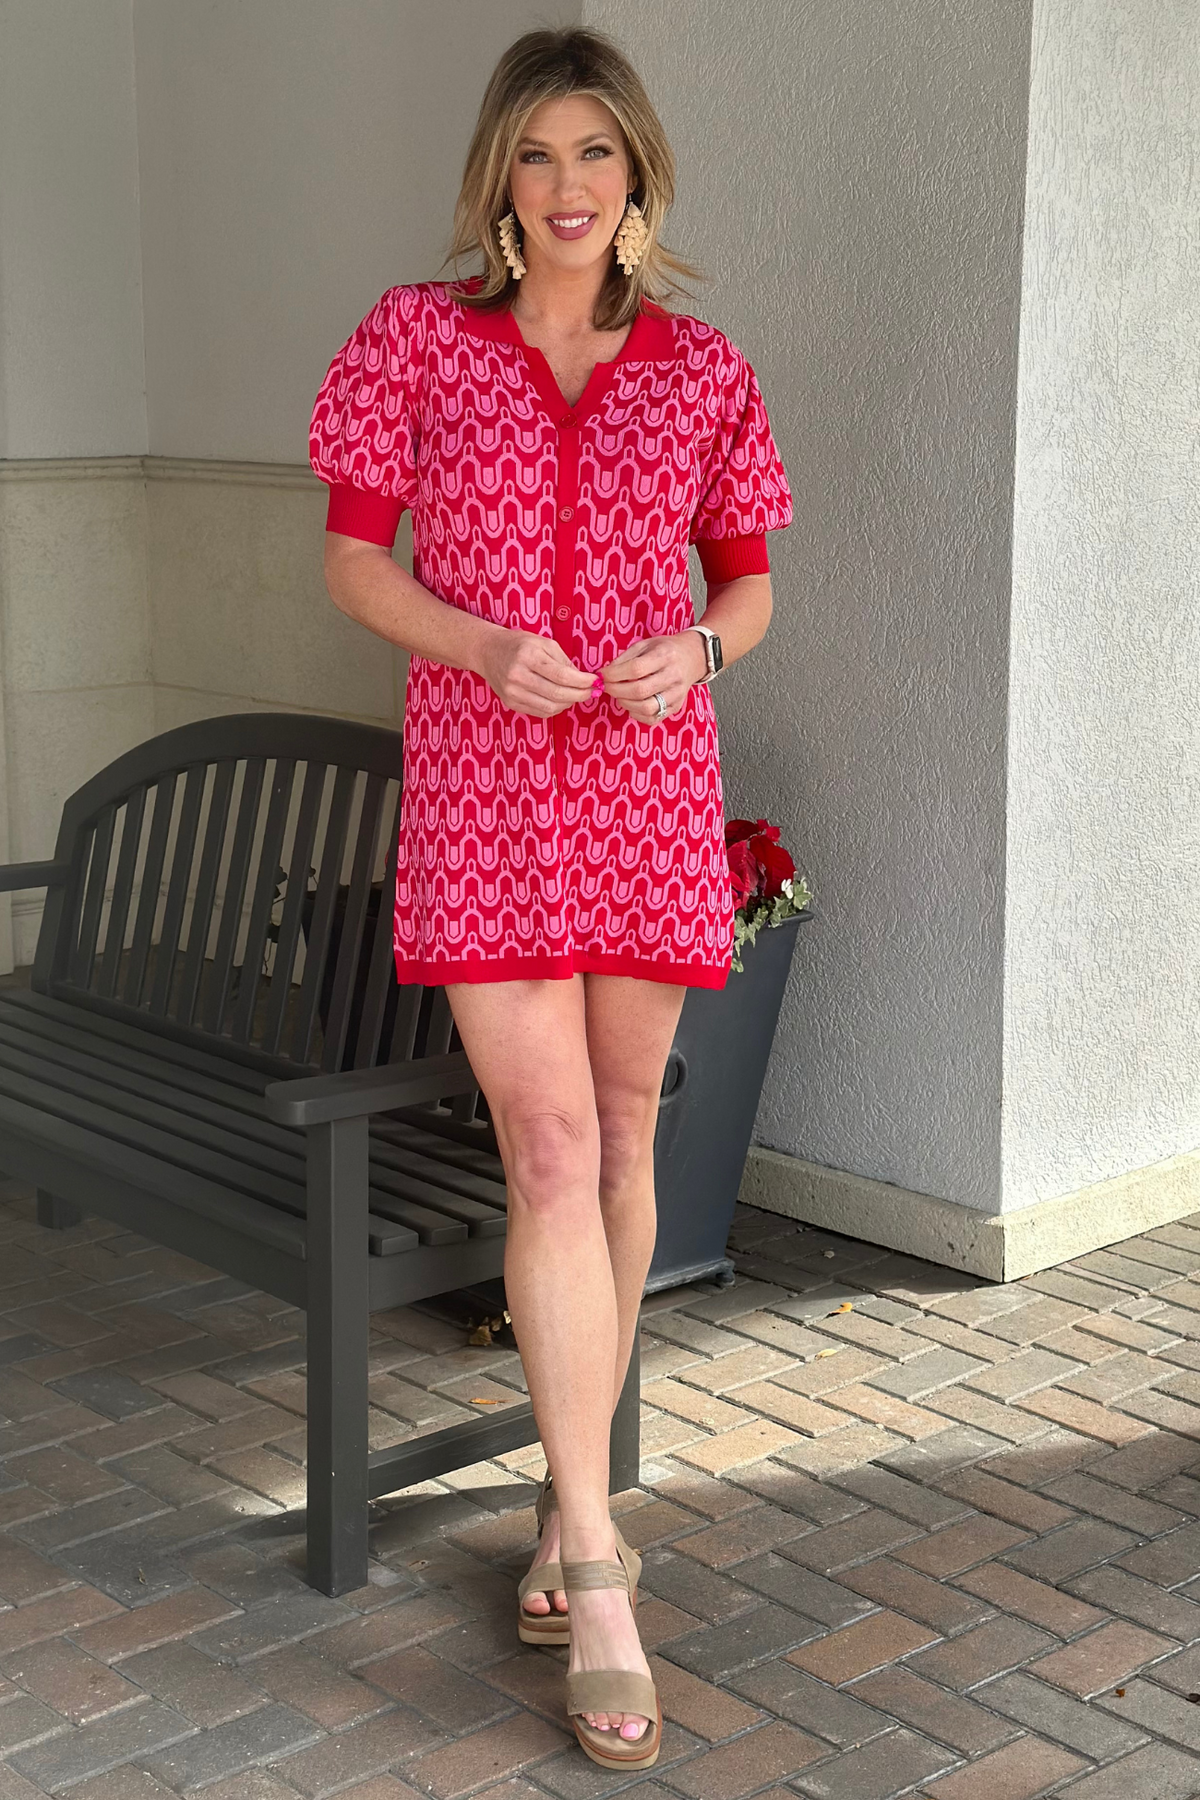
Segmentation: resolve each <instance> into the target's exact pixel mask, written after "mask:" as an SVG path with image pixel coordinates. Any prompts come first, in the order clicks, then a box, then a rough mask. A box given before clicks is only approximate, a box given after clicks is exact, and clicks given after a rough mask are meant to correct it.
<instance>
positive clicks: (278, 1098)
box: [266, 1050, 479, 1125]
mask: <svg viewBox="0 0 1200 1800" xmlns="http://www.w3.org/2000/svg"><path fill="white" fill-rule="evenodd" d="M478 1086H479V1083H478V1081H477V1080H476V1078H475V1075H474V1073H473V1071H472V1069H471V1065H470V1063H469V1062H468V1061H467V1056H466V1052H465V1051H463V1050H454V1051H451V1052H450V1054H449V1055H447V1056H419V1057H417V1058H416V1059H415V1060H414V1061H412V1062H402V1063H386V1064H384V1065H383V1066H382V1067H380V1068H377V1069H346V1070H343V1072H342V1073H341V1074H340V1075H312V1076H308V1077H307V1078H305V1079H304V1080H301V1081H273V1082H271V1084H270V1085H269V1087H268V1088H267V1094H266V1099H267V1117H268V1118H269V1119H274V1121H275V1123H276V1124H277V1125H328V1124H330V1123H331V1122H332V1121H333V1120H334V1119H360V1118H362V1117H363V1116H364V1115H365V1114H367V1113H378V1112H391V1111H392V1110H393V1109H394V1108H395V1107H398V1106H416V1105H417V1104H418V1103H419V1102H420V1101H422V1100H441V1099H444V1098H445V1096H446V1095H448V1094H469V1093H470V1092H471V1090H472V1089H473V1088H476V1087H478Z"/></svg>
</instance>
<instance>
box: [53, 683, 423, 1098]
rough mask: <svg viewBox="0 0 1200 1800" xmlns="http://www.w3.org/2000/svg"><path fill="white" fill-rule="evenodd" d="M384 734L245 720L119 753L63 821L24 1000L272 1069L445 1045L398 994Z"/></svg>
mask: <svg viewBox="0 0 1200 1800" xmlns="http://www.w3.org/2000/svg"><path fill="white" fill-rule="evenodd" d="M401 777H402V755H401V739H400V736H399V734H398V733H396V732H391V731H385V730H383V729H382V728H379V727H376V726H370V725H359V724H354V723H351V722H349V721H346V720H341V719H327V718H318V717H314V716H312V715H305V714H291V713H258V714H241V715H237V716H234V717H229V718H223V719H207V720H203V721H201V722H200V723H198V724H194V725H185V726H182V727H181V728H180V729H179V730H177V731H169V732H166V733H165V734H164V735H163V736H161V737H157V738H153V739H151V740H150V741H149V742H148V743H145V744H142V745H140V746H139V747H138V748H137V749H136V750H132V751H130V752H129V753H128V755H126V756H122V757H120V758H119V759H118V760H117V761H116V762H115V763H112V764H111V765H110V766H109V767H108V768H107V769H104V770H102V771H101V773H100V774H99V775H97V776H95V777H94V778H93V779H92V780H91V781H89V782H88V783H87V784H86V785H85V786H84V787H82V788H80V789H79V791H78V792H77V793H76V794H73V795H72V796H71V798H70V799H69V800H68V801H67V803H66V805H65V806H64V808H63V816H62V824H61V827H60V831H59V839H58V848H57V851H56V857H57V859H58V860H60V861H63V862H68V863H69V864H70V871H71V872H70V876H69V878H68V880H67V882H66V885H65V886H64V887H59V888H57V889H52V890H51V892H50V894H49V895H48V897H47V904H46V911H45V914H44V917H43V922H42V930H41V935H40V938H39V941H38V950H37V958H36V961H35V964H34V974H33V985H34V987H35V988H37V989H39V990H40V991H42V992H44V993H48V994H51V995H54V996H55V997H56V998H58V999H60V1000H65V1001H71V1002H75V1003H77V1004H79V1005H82V1006H87V1007H91V1008H95V1009H96V1010H98V1011H101V1012H104V1013H108V1014H111V1015H112V1016H114V1017H116V1018H124V1019H128V1020H136V1021H137V1023H139V1024H140V1025H143V1026H149V1027H151V1028H152V1029H154V1030H157V1031H160V1032H162V1033H164V1034H165V1035H167V1036H170V1037H173V1038H177V1039H182V1040H184V1041H186V1042H189V1043H193V1044H195V1045H196V1046H197V1047H202V1048H208V1049H213V1048H216V1047H217V1046H218V1044H219V1045H220V1047H221V1048H222V1049H223V1051H224V1053H225V1054H227V1055H231V1056H233V1057H234V1058H236V1059H237V1060H239V1061H242V1062H246V1063H248V1064H251V1065H252V1066H254V1067H257V1068H261V1069H264V1070H266V1071H268V1072H271V1073H274V1074H288V1073H299V1072H301V1071H316V1070H328V1071H332V1070H335V1069H341V1068H350V1067H353V1068H364V1067H367V1066H369V1065H371V1064H374V1063H378V1062H388V1061H401V1060H404V1059H405V1058H407V1057H409V1056H414V1055H437V1054H441V1053H442V1052H444V1051H446V1050H448V1049H450V1048H452V1047H457V1043H456V1040H455V1039H454V1032H453V1021H452V1018H451V1015H450V1011H449V1007H448V1005H447V1003H446V998H445V994H444V992H442V990H441V989H432V988H429V989H426V988H421V987H403V988H401V987H399V986H398V985H397V983H396V979H395V971H394V965H393V961H392V893H393V887H394V880H395V857H396V838H397V829H398V820H399V807H400V796H401V787H402V779H401Z"/></svg>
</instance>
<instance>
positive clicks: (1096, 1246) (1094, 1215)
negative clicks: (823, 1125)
mask: <svg viewBox="0 0 1200 1800" xmlns="http://www.w3.org/2000/svg"><path fill="white" fill-rule="evenodd" d="M738 1199H739V1200H740V1201H741V1202H742V1204H743V1205H745V1206H757V1207H760V1208H761V1209H762V1210H763V1211H764V1212H775V1213H781V1214H782V1215H783V1216H784V1217H785V1218H789V1219H800V1220H803V1222H804V1223H805V1224H806V1225H820V1226H823V1227H824V1228H825V1229H826V1230H828V1231H838V1232H841V1233H843V1234H844V1235H845V1236H846V1237H855V1238H862V1239H863V1240H864V1241H865V1242H867V1243H869V1244H884V1245H886V1246H887V1247H888V1249H890V1250H900V1251H904V1252H906V1253H907V1254H908V1255H909V1256H920V1257H924V1258H925V1259H926V1260H927V1261H929V1262H934V1263H940V1264H942V1265H943V1266H944V1267H946V1268H951V1269H963V1270H965V1271H966V1272H967V1273H968V1274H971V1275H982V1276H984V1277H985V1278H986V1279H987V1280H989V1281H1018V1280H1020V1278H1021V1277H1022V1276H1023V1275H1033V1274H1035V1273H1036V1272H1037V1271H1038V1270H1040V1269H1049V1268H1053V1267H1054V1266H1055V1264H1056V1263H1061V1262H1067V1261H1068V1260H1069V1259H1070V1258H1072V1257H1076V1256H1085V1255H1086V1254H1087V1253H1088V1251H1090V1250H1102V1249H1103V1248H1104V1247H1105V1245H1106V1244H1116V1243H1120V1242H1121V1241H1122V1239H1124V1238H1128V1237H1134V1236H1136V1235H1137V1233H1139V1232H1142V1231H1152V1230H1153V1229H1154V1228H1155V1227H1156V1226H1158V1225H1169V1224H1172V1223H1173V1222H1174V1221H1175V1220H1178V1219H1184V1218H1187V1217H1188V1216H1189V1215H1190V1214H1192V1213H1195V1212H1200V1150H1191V1151H1185V1152H1184V1153H1183V1154H1182V1155H1180V1156H1172V1157H1169V1158H1168V1159H1167V1160H1166V1161H1165V1162H1159V1163H1151V1164H1149V1165H1148V1166H1146V1167H1145V1168H1141V1169H1131V1170H1130V1171H1129V1172H1128V1173H1126V1174H1124V1175H1114V1176H1112V1177H1111V1178H1110V1179H1109V1180H1107V1181H1097V1182H1094V1183H1093V1184H1092V1185H1091V1186H1090V1187H1084V1188H1076V1189H1075V1191H1074V1192H1073V1193H1069V1194H1057V1195H1055V1196H1054V1197H1053V1198H1052V1199H1049V1200H1040V1201H1038V1202H1037V1203H1036V1204H1035V1205H1033V1206H1023V1207H1020V1208H1018V1209H1017V1210H1015V1211H1013V1212H1007V1213H984V1212H978V1211H976V1210H975V1209H974V1208H973V1207H969V1206H959V1205H958V1204H956V1203H955V1202H954V1201H952V1200H940V1199H938V1198H937V1197H936V1196H935V1195H932V1194H917V1193H913V1192H911V1191H910V1190H909V1189H907V1188H902V1187H896V1186H894V1185H893V1184H892V1183H891V1182H887V1181H873V1180H871V1179H870V1178H868V1177H867V1176H864V1175H851V1174H849V1173H848V1172H847V1171H845V1170H842V1169H827V1168H825V1167H823V1166H822V1165H821V1164H820V1163H810V1162H804V1161H803V1160H802V1159H801V1158H800V1157H797V1156H787V1155H785V1154H784V1153H783V1152H782V1151H779V1150H768V1149H766V1148H765V1147H763V1146H761V1145H757V1144H756V1145H754V1146H753V1148H752V1149H751V1151H750V1154H749V1156H748V1157H747V1159H746V1168H745V1172H744V1174H743V1176H742V1184H741V1189H740V1191H739V1193H738Z"/></svg>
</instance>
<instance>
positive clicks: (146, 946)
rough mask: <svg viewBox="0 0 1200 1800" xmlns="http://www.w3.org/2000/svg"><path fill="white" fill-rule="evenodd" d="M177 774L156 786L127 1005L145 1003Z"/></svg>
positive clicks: (128, 975) (163, 777) (163, 778)
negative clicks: (151, 943)
mask: <svg viewBox="0 0 1200 1800" xmlns="http://www.w3.org/2000/svg"><path fill="white" fill-rule="evenodd" d="M176 781H177V777H176V776H175V774H174V772H171V773H169V774H166V775H161V776H160V777H159V780H158V785H157V786H156V788H155V790H154V811H153V813H152V814H151V818H150V839H149V842H148V844H147V845H146V861H145V864H144V865H143V868H142V886H141V892H140V893H139V895H138V905H137V915H136V918H135V920H134V926H133V944H132V946H131V948H130V952H129V967H128V969H127V970H126V971H125V992H124V995H123V998H124V1000H125V1003H126V1005H127V1006H140V1005H141V1004H142V988H143V987H144V985H145V981H146V963H147V960H148V958H149V955H150V939H151V936H152V934H153V932H154V920H155V915H156V914H157V912H158V902H159V890H160V888H161V886H162V872H163V860H164V858H165V857H166V854H167V836H168V833H169V832H170V829H171V815H172V813H173V812H174V810H175V787H176Z"/></svg>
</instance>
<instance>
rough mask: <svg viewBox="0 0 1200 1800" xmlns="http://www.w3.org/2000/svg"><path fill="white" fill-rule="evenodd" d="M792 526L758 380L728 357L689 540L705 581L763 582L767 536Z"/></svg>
mask: <svg viewBox="0 0 1200 1800" xmlns="http://www.w3.org/2000/svg"><path fill="white" fill-rule="evenodd" d="M731 348H732V346H731ZM791 522H792V496H791V490H790V489H789V487H788V480H787V475H786V474H785V473H784V468H783V463H782V461H781V459H780V455H779V451H778V450H777V448H776V446H775V440H774V438H773V437H772V435H771V427H770V423H769V421H768V419H767V409H766V407H765V405H764V404H763V397H762V393H761V392H760V390H759V385H758V380H757V378H756V376H755V374H754V370H753V369H752V368H751V367H750V364H749V363H748V362H747V361H746V358H745V357H744V356H743V355H742V354H741V352H740V351H738V350H734V351H733V360H732V365H731V367H730V370H729V375H728V379H727V381H726V383H725V385H724V389H723V392H722V395H721V406H720V419H719V422H718V426H717V431H716V435H715V437H714V440H713V444H712V448H711V450H710V452H709V457H708V461H707V464H706V466H705V469H704V473H703V478H702V483H701V499H700V504H699V506H698V507H697V509H696V515H695V517H694V519H693V520H692V528H691V534H690V541H691V542H692V543H694V544H695V545H696V548H697V549H698V550H699V552H700V563H701V567H702V568H703V570H704V577H705V580H706V581H708V582H709V583H710V584H715V583H717V582H722V581H733V580H735V579H736V578H737V576H739V575H765V574H767V573H768V572H769V569H770V562H769V560H768V557H767V535H766V534H767V532H768V531H781V530H782V529H783V527H784V526H785V525H790V524H791Z"/></svg>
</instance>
